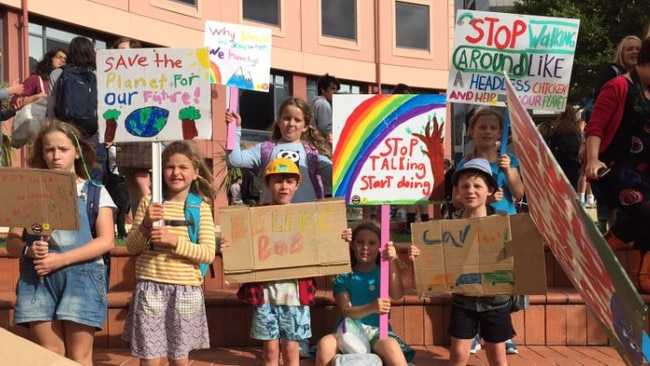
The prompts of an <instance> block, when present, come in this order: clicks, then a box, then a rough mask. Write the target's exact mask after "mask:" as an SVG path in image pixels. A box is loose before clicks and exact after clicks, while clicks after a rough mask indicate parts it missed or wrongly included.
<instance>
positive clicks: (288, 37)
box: [0, 0, 454, 206]
mask: <svg viewBox="0 0 650 366" xmlns="http://www.w3.org/2000/svg"><path fill="white" fill-rule="evenodd" d="M0 14H1V15H2V17H1V18H0V19H1V20H0V21H1V22H2V24H1V29H2V34H1V39H2V55H3V57H2V63H1V73H0V74H1V75H2V77H3V79H4V80H3V81H4V82H9V81H12V80H16V79H19V80H24V79H25V78H26V77H27V76H28V75H29V69H30V66H31V65H33V64H34V63H35V62H36V61H38V60H40V59H41V57H42V55H43V54H44V53H45V52H46V51H47V50H48V49H50V48H52V47H57V46H62V47H64V48H65V47H67V44H68V43H69V42H70V40H71V39H72V38H74V37H75V36H78V35H81V36H86V37H88V38H90V39H92V40H93V41H94V42H95V44H96V46H97V48H98V49H103V48H110V46H111V44H112V42H113V41H114V40H115V39H117V38H118V37H121V36H126V37H130V38H134V39H137V40H140V41H141V42H143V44H144V45H146V46H149V47H179V48H181V47H182V48H186V47H201V46H203V39H204V35H203V32H204V27H205V21H206V20H216V21H221V22H228V23H239V24H246V25H252V26H257V27H268V28H270V29H271V30H272V34H273V40H272V46H273V49H272V56H271V81H272V83H271V84H272V86H271V88H270V89H271V90H270V92H269V93H260V92H253V91H240V93H241V94H240V110H241V112H242V115H243V116H244V122H243V127H244V129H245V133H244V137H245V138H246V139H248V140H249V141H259V140H262V139H265V138H266V134H265V132H264V131H265V130H266V128H267V127H268V126H269V125H270V124H271V123H272V122H273V120H274V119H275V116H276V115H277V106H278V105H279V104H280V102H281V101H282V100H283V99H284V98H285V97H287V96H290V95H295V96H298V97H302V98H306V99H309V98H310V97H312V96H314V95H316V80H317V78H318V76H319V75H322V74H325V73H329V74H330V75H334V76H336V77H337V78H338V79H339V80H340V81H341V83H342V88H341V92H345V93H379V92H388V91H390V90H391V88H392V87H393V86H394V85H395V84H398V83H405V84H408V85H410V86H411V87H413V88H414V89H415V90H417V91H418V92H420V93H444V91H445V89H446V85H447V75H448V70H449V57H450V51H451V47H452V46H453V28H454V1H452V0H403V1H402V0H400V1H398V0H59V1H52V0H0ZM225 94H226V92H225V87H223V86H220V85H218V86H215V87H214V88H213V92H212V117H213V137H212V140H211V141H202V142H200V146H201V148H202V150H203V152H204V154H205V155H204V156H205V158H206V159H208V161H209V162H210V163H211V164H212V167H213V169H214V171H215V174H217V172H219V171H223V154H224V152H223V146H225V135H226V132H225V123H224V122H223V115H224V112H225ZM447 125H448V126H446V128H447V131H450V130H449V127H450V126H449V125H450V123H448V124H447ZM3 129H4V132H5V133H7V132H8V131H10V124H9V121H7V122H5V123H4V126H3ZM447 136H450V134H447ZM446 143H447V145H448V146H446V151H451V139H447V142H446ZM25 150H26V148H23V149H21V150H17V151H14V155H13V165H14V166H21V165H24V161H25V155H26V151H25ZM448 155H450V154H448ZM217 179H220V177H219V176H217ZM225 203H226V196H225V194H223V195H221V196H220V198H219V199H218V201H217V202H215V204H216V205H215V206H219V205H222V204H225Z"/></svg>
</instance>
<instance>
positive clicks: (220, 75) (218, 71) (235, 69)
mask: <svg viewBox="0 0 650 366" xmlns="http://www.w3.org/2000/svg"><path fill="white" fill-rule="evenodd" d="M204 35H205V38H204V45H205V46H206V47H208V48H209V49H210V81H211V82H212V83H215V84H223V85H227V86H232V87H237V88H239V89H248V90H257V91H264V92H268V91H269V78H270V76H269V75H270V70H271V40H272V38H273V35H272V34H271V29H270V28H260V27H251V26H247V25H241V24H231V23H222V22H215V21H207V22H205V33H204Z"/></svg>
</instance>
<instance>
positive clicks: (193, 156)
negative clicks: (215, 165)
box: [162, 140, 217, 206]
mask: <svg viewBox="0 0 650 366" xmlns="http://www.w3.org/2000/svg"><path fill="white" fill-rule="evenodd" d="M174 154H181V155H185V156H186V157H187V158H188V159H190V161H191V162H192V166H193V167H194V168H195V169H198V170H199V177H198V179H197V180H195V181H194V182H192V185H191V186H190V192H192V193H194V194H196V195H197V196H199V197H201V199H202V200H203V201H205V202H207V203H209V204H210V206H212V202H213V201H214V199H215V198H216V197H217V189H216V188H215V187H214V184H213V183H214V178H213V177H212V171H210V169H209V168H208V166H207V165H206V164H205V161H204V160H203V156H201V151H200V150H199V147H198V145H197V144H196V142H194V141H186V140H179V141H173V142H172V143H170V144H169V145H167V146H166V147H165V150H163V153H162V165H163V166H165V164H166V163H167V162H168V161H169V158H170V157H171V156H172V155H174ZM166 192H167V184H166V183H165V181H164V180H163V193H166Z"/></svg>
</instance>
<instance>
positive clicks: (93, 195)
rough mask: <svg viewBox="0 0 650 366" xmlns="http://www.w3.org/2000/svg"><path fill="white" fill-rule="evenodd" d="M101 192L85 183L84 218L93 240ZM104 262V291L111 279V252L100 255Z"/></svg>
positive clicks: (90, 183) (100, 188)
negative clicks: (86, 218)
mask: <svg viewBox="0 0 650 366" xmlns="http://www.w3.org/2000/svg"><path fill="white" fill-rule="evenodd" d="M101 192H102V186H100V185H95V184H93V182H91V181H90V180H89V181H87V182H86V216H88V224H89V225H90V233H91V234H92V236H93V238H96V237H97V230H96V229H95V224H96V221H97V216H99V196H100V194H101ZM102 259H103V260H104V267H105V268H106V291H107V292H108V288H109V287H108V286H109V284H110V279H111V252H110V251H108V252H106V253H104V254H102Z"/></svg>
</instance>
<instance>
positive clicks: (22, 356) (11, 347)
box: [0, 328, 79, 366]
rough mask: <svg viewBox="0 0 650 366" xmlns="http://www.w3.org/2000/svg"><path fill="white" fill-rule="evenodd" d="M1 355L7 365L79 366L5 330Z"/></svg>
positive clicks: (0, 342) (1, 331) (1, 336)
mask: <svg viewBox="0 0 650 366" xmlns="http://www.w3.org/2000/svg"><path fill="white" fill-rule="evenodd" d="M0 354H2V360H3V361H2V362H3V363H4V364H5V365H12V366H32V365H39V366H75V365H76V366H79V364H78V363H76V362H74V361H72V360H70V359H68V358H65V357H63V356H60V355H58V354H56V353H54V352H52V351H50V350H48V349H46V348H44V347H41V346H39V345H37V344H36V343H33V342H30V341H28V340H27V339H25V338H22V337H19V336H17V335H15V334H13V333H11V332H9V331H8V330H6V329H3V328H0Z"/></svg>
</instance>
